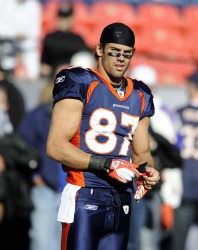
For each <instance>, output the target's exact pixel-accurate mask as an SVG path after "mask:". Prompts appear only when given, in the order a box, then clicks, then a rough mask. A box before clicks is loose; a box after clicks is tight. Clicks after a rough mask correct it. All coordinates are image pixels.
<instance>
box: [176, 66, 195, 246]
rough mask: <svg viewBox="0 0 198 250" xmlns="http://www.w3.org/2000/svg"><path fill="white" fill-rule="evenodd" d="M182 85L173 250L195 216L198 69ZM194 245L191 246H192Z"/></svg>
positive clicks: (183, 242)
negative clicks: (185, 91)
mask: <svg viewBox="0 0 198 250" xmlns="http://www.w3.org/2000/svg"><path fill="white" fill-rule="evenodd" d="M186 85H187V89H188V93H189V103H188V105H186V106H184V107H182V108H180V109H179V110H178V114H179V116H180V118H181V123H182V126H181V135H182V137H183V138H182V141H181V143H180V145H181V156H182V159H183V165H182V179H183V195H182V203H181V205H180V207H179V208H177V209H176V210H175V227H174V231H173V246H172V249H173V250H175V249H180V250H183V249H185V243H186V239H187V234H188V232H189V229H190V227H191V226H192V225H193V224H194V223H196V222H197V218H198V192H197V190H198V154H197V152H198V143H197V141H198V71H196V72H195V73H194V74H192V75H191V76H189V78H188V79H187V84H186ZM189 243H190V242H189ZM190 244H192V243H190ZM195 248H196V247H195V246H193V248H192V249H195Z"/></svg>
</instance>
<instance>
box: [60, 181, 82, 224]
mask: <svg viewBox="0 0 198 250" xmlns="http://www.w3.org/2000/svg"><path fill="white" fill-rule="evenodd" d="M80 188H81V187H80V186H77V185H73V184H70V183H68V184H67V185H66V186H65V188H64V190H63V192H62V195H61V203H60V206H59V211H58V217H57V220H58V221H59V222H64V223H72V222H73V221H74V213H75V205H76V199H75V196H76V193H77V192H78V190H79V189H80Z"/></svg>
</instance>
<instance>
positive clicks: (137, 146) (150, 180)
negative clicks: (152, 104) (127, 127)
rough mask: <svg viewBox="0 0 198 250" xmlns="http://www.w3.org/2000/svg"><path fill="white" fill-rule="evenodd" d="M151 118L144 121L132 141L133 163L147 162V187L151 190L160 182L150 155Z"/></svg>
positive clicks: (140, 123) (139, 125)
mask: <svg viewBox="0 0 198 250" xmlns="http://www.w3.org/2000/svg"><path fill="white" fill-rule="evenodd" d="M149 121H150V120H149V118H144V119H142V120H141V121H140V122H139V124H138V127H137V129H136V131H135V134H134V137H133V141H132V161H133V162H134V163H135V164H138V165H139V164H141V163H144V162H147V166H146V173H147V176H148V177H147V178H146V179H145V183H144V185H145V187H146V188H147V189H151V186H153V185H155V184H156V183H157V182H158V180H159V178H160V177H159V172H158V171H157V170H156V169H154V161H153V157H152V155H151V153H150V137H149V133H148V127H149Z"/></svg>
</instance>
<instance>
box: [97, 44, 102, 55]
mask: <svg viewBox="0 0 198 250" xmlns="http://www.w3.org/2000/svg"><path fill="white" fill-rule="evenodd" d="M96 54H97V56H98V57H101V56H102V54H103V47H102V46H101V44H100V43H99V44H97V45H96Z"/></svg>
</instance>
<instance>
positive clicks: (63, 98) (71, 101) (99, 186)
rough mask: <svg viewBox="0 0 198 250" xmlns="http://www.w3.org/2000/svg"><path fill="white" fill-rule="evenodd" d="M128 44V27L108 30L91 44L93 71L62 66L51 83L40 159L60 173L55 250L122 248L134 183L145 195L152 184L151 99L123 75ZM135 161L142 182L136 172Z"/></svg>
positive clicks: (154, 173) (154, 176)
mask: <svg viewBox="0 0 198 250" xmlns="http://www.w3.org/2000/svg"><path fill="white" fill-rule="evenodd" d="M134 44H135V36H134V33H133V31H132V30H131V29H130V28H129V27H128V26H126V25H124V24H122V23H113V24H110V25H108V26H106V27H105V28H104V30H103V31H102V34H101V37H100V43H99V44H98V45H97V46H96V52H95V57H96V60H97V66H96V69H95V70H93V69H85V68H81V67H70V68H68V69H65V70H62V71H61V72H60V73H59V74H58V75H57V77H56V80H55V86H54V90H53V96H54V108H53V114H52V121H51V127H50V131H49V136H48V141H47V155H48V156H49V157H51V158H53V159H55V160H57V161H60V162H61V163H62V166H63V170H64V171H66V172H67V182H68V184H67V185H66V187H65V189H64V191H63V193H62V201H61V204H60V209H59V214H58V220H59V221H61V222H62V242H61V249H62V250H63V249H64V250H65V249H68V250H85V249H86V250H93V249H98V250H105V249H114V250H124V249H126V247H127V242H128V234H129V224H130V213H131V195H134V194H132V193H133V190H134V185H133V184H134V179H135V181H136V182H137V180H140V183H141V184H142V187H143V188H145V189H146V190H149V189H151V188H152V186H153V185H155V184H156V183H157V182H158V180H159V173H158V171H157V170H155V169H154V163H153V159H152V156H151V154H150V147H149V145H150V144H149V135H148V126H149V118H150V116H152V115H153V114H154V105H153V97H152V94H151V92H150V89H149V88H148V87H147V86H146V85H145V84H144V83H143V82H138V81H132V80H131V79H129V78H126V77H124V74H125V72H126V70H127V69H128V67H129V64H130V61H131V58H132V56H133V54H134V51H135V48H134ZM131 160H132V163H131ZM143 163H146V164H145V165H146V166H145V167H144V170H143V171H144V172H145V173H146V177H143V176H142V173H141V171H138V170H140V168H138V165H140V164H143ZM143 165H144V164H143ZM136 194H137V192H136Z"/></svg>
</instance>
